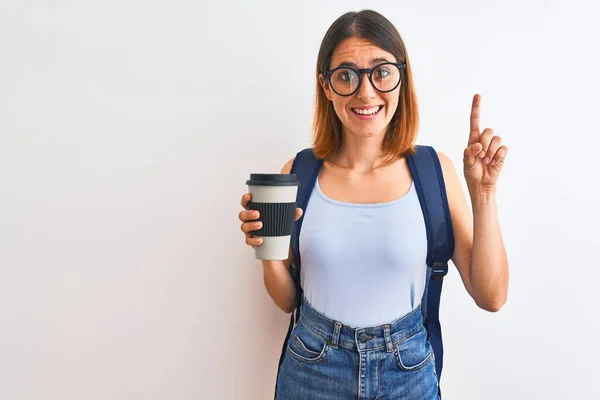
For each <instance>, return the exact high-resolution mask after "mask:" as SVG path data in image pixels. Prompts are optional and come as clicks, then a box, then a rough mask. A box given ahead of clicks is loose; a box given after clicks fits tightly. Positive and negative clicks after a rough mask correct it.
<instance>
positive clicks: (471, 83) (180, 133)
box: [0, 0, 600, 400]
mask: <svg viewBox="0 0 600 400" xmlns="http://www.w3.org/2000/svg"><path fill="white" fill-rule="evenodd" d="M249 3H250V2H241V1H235V2H217V1H214V2H211V3H203V2H197V1H174V0H171V1H166V0H165V1H161V2H157V1H134V0H120V1H103V2H99V1H98V2H84V1H78V2H75V1H67V0H61V1H58V0H55V1H32V0H29V1H25V0H19V1H17V0H3V1H2V3H1V5H0V398H1V399H3V400H17V399H35V400H38V399H40V400H41V399H52V400H59V399H60V400H81V399H85V400H95V399H98V400H100V399H102V400H106V399H127V400H138V399H169V400H171V399H186V400H187V399H270V398H272V394H273V388H274V384H275V374H276V370H277V362H278V360H279V355H280V350H281V344H282V341H283V338H284V336H285V333H286V330H287V323H288V315H287V314H284V313H283V312H282V311H280V310H279V309H278V308H277V307H276V306H275V305H274V303H273V302H272V301H271V299H270V297H269V296H268V294H267V292H266V290H265V289H264V286H263V276H262V266H261V264H260V262H259V261H257V260H255V259H254V256H253V252H252V249H251V248H248V247H246V246H245V244H244V239H243V234H242V233H241V232H240V230H239V221H238V219H237V218H238V212H239V211H240V205H239V201H240V197H241V195H242V194H243V193H244V192H245V191H246V186H245V181H246V179H247V178H248V175H249V174H250V173H251V172H279V170H280V168H281V166H282V165H283V164H284V163H285V162H286V161H287V160H288V159H290V158H291V157H292V156H294V155H295V153H296V152H297V151H299V150H301V149H302V148H304V147H307V146H309V145H310V134H311V132H310V129H311V118H312V107H313V93H314V89H315V81H314V70H315V63H316V58H317V52H318V49H319V45H320V41H321V39H322V38H323V36H324V34H325V31H326V30H327V28H328V27H329V25H330V24H331V23H332V22H333V21H334V20H335V19H336V18H337V17H339V16H340V15H341V14H343V13H344V12H346V11H351V10H360V9H362V8H373V9H375V10H376V11H379V12H381V13H383V14H384V15H385V16H387V17H388V18H389V19H390V20H391V21H392V22H393V23H394V24H395V25H396V26H397V28H398V30H399V31H400V33H401V35H402V38H403V39H404V41H405V43H406V46H407V49H408V53H409V57H410V60H411V63H412V66H413V72H414V78H415V81H416V89H417V94H418V98H419V105H420V112H421V124H422V125H421V132H420V136H419V143H422V144H431V145H433V146H435V147H436V149H438V150H439V151H442V152H444V153H446V154H447V155H449V156H450V158H451V159H452V160H453V162H454V164H455V166H456V168H457V169H458V170H459V173H460V174H461V176H462V151H463V149H464V147H465V145H466V142H467V138H468V127H469V112H470V105H471V100H472V97H473V95H474V94H475V93H481V95H482V105H481V106H482V114H481V118H482V128H485V127H491V128H494V129H495V131H496V133H497V134H498V135H501V136H502V137H503V138H504V142H505V143H506V144H507V145H508V146H509V156H508V158H507V161H506V166H505V169H504V171H503V174H502V176H501V179H500V188H499V194H498V198H499V204H500V218H501V224H502V229H503V233H504V238H505V243H506V247H507V250H508V253H509V259H510V267H511V284H510V293H509V300H508V303H507V304H506V306H505V307H504V308H503V309H502V310H501V311H500V312H499V313H496V314H490V313H487V312H485V311H483V310H480V309H478V308H477V307H476V306H475V304H474V302H473V301H472V300H471V299H470V298H469V297H468V295H467V293H466V291H465V290H464V288H463V287H462V283H461V282H460V279H459V276H458V273H457V272H456V270H455V269H454V268H452V269H451V272H450V274H449V276H448V277H447V279H446V281H445V286H444V292H443V299H442V309H441V315H442V325H443V332H444V339H445V346H446V352H445V354H446V357H445V368H444V374H443V377H442V389H443V391H444V395H445V399H460V400H465V399H477V400H480V399H490V400H492V399H498V400H500V399H502V400H505V399H544V400H549V399H583V398H586V399H591V398H600V388H599V386H598V381H597V374H598V372H599V371H598V357H599V356H600V348H599V344H598V341H597V337H598V336H599V335H600V329H599V328H598V325H597V323H596V321H595V319H596V317H597V315H598V312H597V310H596V307H595V306H596V304H597V303H598V301H599V300H598V299H599V296H598V289H597V288H598V287H599V286H598V282H599V278H600V273H599V272H598V271H599V262H598V248H600V237H599V236H600V235H599V233H598V226H600V218H599V216H598V210H597V207H598V203H599V202H598V199H597V196H596V195H595V193H596V188H595V185H597V182H598V179H597V173H596V171H597V170H596V168H597V167H596V166H597V157H598V151H597V148H598V145H599V144H600V143H599V140H598V134H599V133H600V129H598V122H597V119H596V117H597V112H598V111H597V110H598V106H599V103H600V102H599V101H598V93H599V90H600V85H599V78H598V74H599V70H600V62H599V56H598V53H597V38H598V37H599V35H600V30H599V28H598V27H594V24H595V23H596V22H597V21H596V17H597V15H598V10H597V9H596V10H594V9H593V7H597V6H594V5H593V4H594V3H593V2H587V5H585V4H584V2H583V1H579V2H575V1H566V0H562V1H541V0H535V1H526V2H523V1H519V2H517V1H474V0H472V1H465V0H462V1H453V2H444V1H437V2H419V3H417V2H409V1H380V2H376V3H372V2H365V1H337V2H333V1H331V2H321V1H318V2H317V1H311V2H308V1H303V2H300V3H296V4H291V3H289V2H275V1H273V2H266V1H253V2H251V3H252V5H249ZM463 182H464V180H463Z"/></svg>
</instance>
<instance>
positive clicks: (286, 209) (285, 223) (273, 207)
mask: <svg viewBox="0 0 600 400" xmlns="http://www.w3.org/2000/svg"><path fill="white" fill-rule="evenodd" d="M248 209H249V210H257V211H258V212H259V213H260V217H259V218H258V220H257V221H261V222H262V223H263V226H262V228H260V229H258V230H256V231H251V232H250V233H251V234H252V235H254V236H263V237H264V236H288V235H291V234H292V228H293V224H294V216H295V215H296V202H293V203H255V202H252V201H251V202H248Z"/></svg>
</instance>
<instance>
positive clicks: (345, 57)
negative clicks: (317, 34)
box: [330, 37, 398, 68]
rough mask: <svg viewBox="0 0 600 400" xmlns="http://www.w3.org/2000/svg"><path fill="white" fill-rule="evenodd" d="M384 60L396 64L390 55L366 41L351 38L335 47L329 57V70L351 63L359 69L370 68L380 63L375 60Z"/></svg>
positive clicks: (394, 58)
mask: <svg viewBox="0 0 600 400" xmlns="http://www.w3.org/2000/svg"><path fill="white" fill-rule="evenodd" d="M382 58H383V59H386V60H388V61H391V62H398V60H396V57H394V56H393V55H392V54H391V53H388V52H387V51H385V50H383V49H382V48H380V47H378V46H376V45H375V44H373V43H372V42H369V41H368V40H366V39H362V38H357V37H351V38H348V39H344V40H343V41H342V42H341V43H340V44H338V45H337V47H336V48H335V50H334V51H333V54H332V56H331V65H330V68H335V67H337V66H338V65H340V64H342V63H353V64H356V65H357V66H358V67H360V68H365V67H370V66H372V65H373V64H378V63H379V62H381V61H378V62H377V61H375V62H374V61H373V60H376V59H382Z"/></svg>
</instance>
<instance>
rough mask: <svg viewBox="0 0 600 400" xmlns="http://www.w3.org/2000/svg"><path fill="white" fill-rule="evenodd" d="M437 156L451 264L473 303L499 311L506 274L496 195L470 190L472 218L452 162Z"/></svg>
mask: <svg viewBox="0 0 600 400" xmlns="http://www.w3.org/2000/svg"><path fill="white" fill-rule="evenodd" d="M438 155H439V158H440V163H441V164H442V170H443V173H444V179H445V182H446V190H447V193H448V203H449V206H450V214H451V216H452V226H453V228H454V236H455V250H454V256H453V257H452V261H453V262H454V264H455V265H456V267H457V269H458V271H459V273H460V276H461V279H462V281H463V283H464V286H465V288H466V289H467V292H469V294H470V295H471V297H472V298H473V300H475V303H476V304H477V305H478V306H479V307H480V308H482V309H484V310H487V311H491V312H495V311H498V310H499V309H500V308H501V307H502V306H503V305H504V303H505V302H506V298H507V292H508V278H509V273H508V260H507V256H506V251H505V248H504V243H503V241H502V233H501V231H500V224H499V221H498V206H497V202H496V195H495V192H489V191H487V192H478V191H476V190H471V191H470V197H471V203H472V208H473V214H472V215H471V212H470V211H471V210H469V206H468V204H467V200H466V197H465V193H464V191H463V190H462V187H461V184H460V181H459V179H458V175H457V173H456V170H455V168H454V166H453V164H452V162H451V161H450V159H449V158H448V157H447V156H445V155H444V154H442V153H438Z"/></svg>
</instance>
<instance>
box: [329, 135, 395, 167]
mask: <svg viewBox="0 0 600 400" xmlns="http://www.w3.org/2000/svg"><path fill="white" fill-rule="evenodd" d="M383 138H384V134H383V133H382V134H380V135H376V136H367V137H364V136H355V135H348V134H344V139H343V140H342V145H341V148H340V151H339V152H338V153H337V154H336V155H335V156H334V157H333V159H332V160H331V162H332V163H333V164H336V165H338V166H340V167H343V168H348V169H352V170H355V171H359V172H368V171H370V170H373V169H375V168H378V167H380V166H382V165H384V164H387V163H386V162H385V160H384V159H383V158H382V151H381V148H382V144H383Z"/></svg>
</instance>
